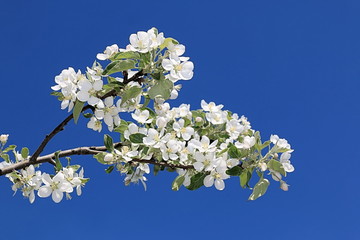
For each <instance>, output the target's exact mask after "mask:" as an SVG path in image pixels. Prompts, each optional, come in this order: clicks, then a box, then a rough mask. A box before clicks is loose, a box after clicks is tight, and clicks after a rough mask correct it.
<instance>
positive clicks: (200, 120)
mask: <svg viewBox="0 0 360 240" xmlns="http://www.w3.org/2000/svg"><path fill="white" fill-rule="evenodd" d="M202 120H203V119H202V118H201V117H196V118H195V122H202Z"/></svg>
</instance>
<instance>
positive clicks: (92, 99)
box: [52, 28, 194, 132]
mask: <svg viewBox="0 0 360 240" xmlns="http://www.w3.org/2000/svg"><path fill="white" fill-rule="evenodd" d="M129 40H130V44H129V45H127V46H126V48H125V49H120V48H119V47H118V45H117V44H113V45H111V46H108V47H106V49H105V51H104V53H99V54H97V59H99V60H110V61H111V63H110V64H109V65H108V66H107V67H106V68H105V69H103V68H102V66H101V65H100V64H99V63H97V62H95V63H94V64H93V66H92V67H91V68H89V67H88V68H87V71H86V73H85V74H83V73H81V71H80V70H78V71H77V72H76V71H75V70H74V69H73V68H71V67H70V68H68V69H65V70H63V71H62V72H61V74H60V75H58V76H56V77H55V82H56V84H57V85H55V86H53V87H52V90H54V91H60V92H54V93H53V95H56V96H58V98H59V100H61V109H66V108H68V111H71V110H73V108H74V106H75V105H76V103H77V102H79V103H87V104H89V105H91V106H93V107H94V108H95V110H94V114H92V115H90V116H89V117H90V121H89V122H88V125H87V126H88V127H89V128H90V129H93V130H95V131H99V132H100V131H101V130H102V121H103V122H104V123H105V124H106V125H107V127H108V129H109V131H112V130H113V129H114V127H116V126H118V125H119V124H120V117H119V113H120V112H131V111H134V110H135V109H136V108H139V107H140V106H142V104H140V102H141V101H142V99H146V98H152V99H154V98H159V99H160V98H161V99H164V100H166V99H168V98H170V99H175V98H177V96H178V91H179V90H180V89H181V85H176V86H174V83H175V82H177V81H178V80H190V79H191V78H192V77H193V69H194V64H193V63H192V62H191V61H189V57H184V56H183V54H184V53H185V46H184V45H182V44H179V43H178V42H177V41H176V40H175V39H172V38H165V37H164V34H163V33H158V31H157V29H155V28H151V29H150V30H148V31H147V32H144V31H139V32H137V33H136V34H131V35H130V37H129ZM116 73H118V74H120V75H123V76H118V77H111V76H110V75H111V74H116ZM139 73H141V74H140V75H141V78H140V77H138V78H136V79H133V80H134V81H130V82H125V81H127V80H126V79H132V78H133V77H134V76H136V74H139ZM105 79H107V81H105ZM164 86H165V87H164ZM112 90H115V92H116V93H113V94H112V95H111V96H109V97H104V96H105V95H106V93H109V92H111V91H112ZM117 97H118V99H116V98H117ZM80 106H82V105H80Z"/></svg>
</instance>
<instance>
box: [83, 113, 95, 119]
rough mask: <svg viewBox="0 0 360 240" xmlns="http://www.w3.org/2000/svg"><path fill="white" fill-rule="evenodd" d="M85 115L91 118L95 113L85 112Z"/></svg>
mask: <svg viewBox="0 0 360 240" xmlns="http://www.w3.org/2000/svg"><path fill="white" fill-rule="evenodd" d="M83 116H84V117H85V118H91V117H92V116H93V114H92V113H84V114H83Z"/></svg>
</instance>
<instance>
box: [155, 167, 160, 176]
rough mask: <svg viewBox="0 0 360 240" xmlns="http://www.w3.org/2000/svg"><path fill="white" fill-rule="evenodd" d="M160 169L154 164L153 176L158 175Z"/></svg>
mask: <svg viewBox="0 0 360 240" xmlns="http://www.w3.org/2000/svg"><path fill="white" fill-rule="evenodd" d="M160 170H161V167H160V166H159V165H154V176H156V175H158V173H159V171H160Z"/></svg>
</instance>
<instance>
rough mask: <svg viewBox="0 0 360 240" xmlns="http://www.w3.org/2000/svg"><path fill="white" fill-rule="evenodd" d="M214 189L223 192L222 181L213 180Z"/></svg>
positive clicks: (223, 184) (223, 185)
mask: <svg viewBox="0 0 360 240" xmlns="http://www.w3.org/2000/svg"><path fill="white" fill-rule="evenodd" d="M215 187H216V189H217V190H220V191H221V190H224V188H225V183H224V180H222V179H216V180H215Z"/></svg>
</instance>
